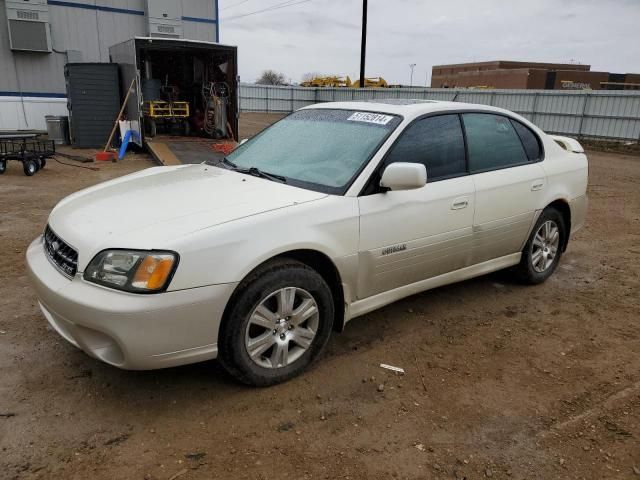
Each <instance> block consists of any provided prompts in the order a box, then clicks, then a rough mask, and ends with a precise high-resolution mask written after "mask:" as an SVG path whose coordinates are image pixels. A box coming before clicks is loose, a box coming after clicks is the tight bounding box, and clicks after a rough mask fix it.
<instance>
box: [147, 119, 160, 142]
mask: <svg viewBox="0 0 640 480" xmlns="http://www.w3.org/2000/svg"><path fill="white" fill-rule="evenodd" d="M146 122H147V130H148V135H149V136H150V137H151V138H153V137H155V136H156V135H157V134H158V125H157V123H156V121H155V120H154V119H152V118H149V119H148V120H147V121H146Z"/></svg>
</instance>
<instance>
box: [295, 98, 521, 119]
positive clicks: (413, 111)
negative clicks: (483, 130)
mask: <svg viewBox="0 0 640 480" xmlns="http://www.w3.org/2000/svg"><path fill="white" fill-rule="evenodd" d="M320 108H321V109H328V108H332V109H338V110H362V111H367V112H377V113H387V114H392V115H402V116H403V117H405V118H406V119H411V118H414V117H419V116H421V115H425V114H428V113H435V112H444V111H449V110H458V111H459V110H475V111H478V110H482V111H485V110H486V111H489V112H498V113H503V114H509V115H513V116H517V115H515V114H514V113H513V112H509V111H508V110H504V109H502V108H497V107H492V106H489V105H481V104H475V103H462V102H441V101H438V100H423V99H398V98H394V99H380V100H362V101H351V102H326V103H316V104H315V105H309V106H307V107H304V108H303V110H307V109H320Z"/></svg>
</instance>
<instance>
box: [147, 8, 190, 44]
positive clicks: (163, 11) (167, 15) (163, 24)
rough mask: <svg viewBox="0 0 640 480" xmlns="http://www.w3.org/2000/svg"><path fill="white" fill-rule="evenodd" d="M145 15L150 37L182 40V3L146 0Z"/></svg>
mask: <svg viewBox="0 0 640 480" xmlns="http://www.w3.org/2000/svg"><path fill="white" fill-rule="evenodd" d="M145 14H146V18H147V31H148V33H149V36H150V37H160V38H182V2H176V1H175V0H146V2H145Z"/></svg>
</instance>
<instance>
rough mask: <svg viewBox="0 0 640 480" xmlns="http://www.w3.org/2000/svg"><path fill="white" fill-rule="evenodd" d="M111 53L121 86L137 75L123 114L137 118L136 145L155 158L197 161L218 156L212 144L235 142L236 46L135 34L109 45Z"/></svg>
mask: <svg viewBox="0 0 640 480" xmlns="http://www.w3.org/2000/svg"><path fill="white" fill-rule="evenodd" d="M111 57H112V61H114V62H117V63H119V64H120V67H121V68H120V70H121V74H122V77H123V78H122V83H123V84H126V83H127V82H128V81H129V82H130V81H131V80H129V78H132V77H131V76H132V75H136V76H137V78H138V79H139V85H138V88H137V89H136V96H137V98H134V99H132V100H130V102H129V103H128V107H127V113H128V118H129V119H132V120H137V121H138V125H139V130H140V131H139V135H140V137H141V139H142V143H143V144H144V145H145V146H146V147H147V148H148V149H149V151H150V153H151V154H152V155H153V156H154V157H155V158H156V160H157V161H159V162H160V163H162V164H169V165H170V164H176V163H200V162H202V161H204V160H208V159H211V158H212V157H214V158H218V157H221V156H223V155H221V154H220V151H215V149H214V148H212V147H213V146H215V145H216V144H224V143H235V142H236V141H237V138H238V81H237V49H236V47H233V46H226V45H220V44H215V43H208V42H195V41H188V40H174V39H159V38H135V39H133V40H131V41H129V42H125V43H123V44H120V45H116V46H114V47H112V49H111ZM127 73H128V74H127ZM125 88H126V87H125Z"/></svg>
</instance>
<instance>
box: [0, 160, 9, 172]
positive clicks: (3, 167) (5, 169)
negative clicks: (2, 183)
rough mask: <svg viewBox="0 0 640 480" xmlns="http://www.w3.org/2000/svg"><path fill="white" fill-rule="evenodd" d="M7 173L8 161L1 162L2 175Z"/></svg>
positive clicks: (0, 170)
mask: <svg viewBox="0 0 640 480" xmlns="http://www.w3.org/2000/svg"><path fill="white" fill-rule="evenodd" d="M6 171H7V161H6V160H0V175H2V174H3V173H4V172H6Z"/></svg>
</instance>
